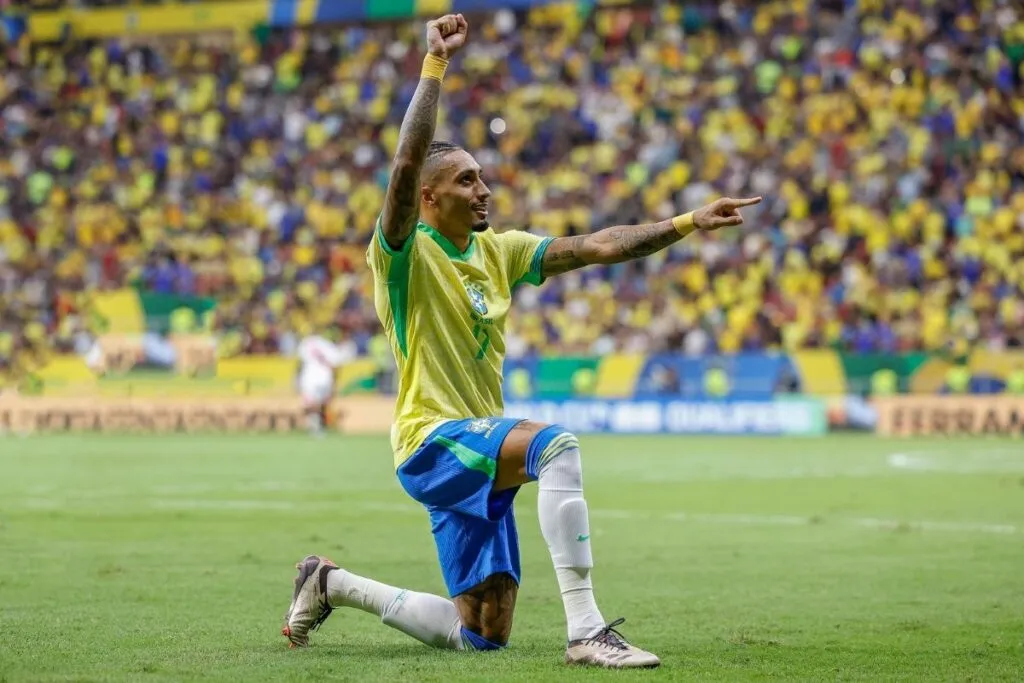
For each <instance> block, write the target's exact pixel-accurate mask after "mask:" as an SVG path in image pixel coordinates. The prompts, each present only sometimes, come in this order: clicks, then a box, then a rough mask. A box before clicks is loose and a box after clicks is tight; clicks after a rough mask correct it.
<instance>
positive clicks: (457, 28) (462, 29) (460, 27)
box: [427, 14, 469, 59]
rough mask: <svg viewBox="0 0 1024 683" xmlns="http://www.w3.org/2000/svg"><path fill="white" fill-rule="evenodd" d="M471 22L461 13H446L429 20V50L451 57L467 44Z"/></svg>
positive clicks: (438, 54)
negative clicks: (438, 17) (467, 21)
mask: <svg viewBox="0 0 1024 683" xmlns="http://www.w3.org/2000/svg"><path fill="white" fill-rule="evenodd" d="M468 32H469V24H468V23H466V18H465V17H464V16H462V15H461V14H446V15H444V16H443V17H441V18H440V19H434V20H433V21H428V22H427V52H429V53H430V54H432V55H434V56H435V57H440V58H441V59H451V58H452V57H453V56H454V55H455V53H456V52H458V51H459V50H461V49H462V46H463V45H465V44H466V34H467V33H468Z"/></svg>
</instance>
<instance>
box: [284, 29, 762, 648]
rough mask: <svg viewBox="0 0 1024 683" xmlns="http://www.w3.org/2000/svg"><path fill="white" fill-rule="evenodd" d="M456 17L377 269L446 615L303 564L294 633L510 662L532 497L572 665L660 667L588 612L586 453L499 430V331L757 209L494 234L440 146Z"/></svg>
mask: <svg viewBox="0 0 1024 683" xmlns="http://www.w3.org/2000/svg"><path fill="white" fill-rule="evenodd" d="M467 29H468V26H467V23H466V20H465V19H464V18H463V16H462V15H461V14H457V15H451V14H449V15H446V16H443V17H441V18H440V19H437V20H435V21H431V22H429V23H428V24H427V44H428V48H429V53H428V54H427V56H426V57H425V59H424V62H423V71H422V74H421V78H420V81H419V85H418V87H417V89H416V92H415V94H414V95H413V98H412V101H411V103H410V105H409V109H408V111H407V112H406V114H405V120H404V121H403V123H402V128H401V133H400V137H399V142H398V149H397V151H396V153H395V159H394V163H393V166H392V170H391V178H390V182H389V184H388V189H387V198H386V202H385V205H384V209H383V211H382V213H381V215H380V217H379V219H378V221H377V226H376V230H375V233H374V235H373V238H372V240H371V243H370V246H369V249H368V251H367V260H368V262H369V265H370V268H371V270H372V271H373V275H374V279H375V285H376V298H375V304H376V309H377V313H378V315H379V317H380V319H381V321H382V323H383V325H384V329H385V331H386V333H387V335H388V337H389V339H390V341H391V346H392V350H393V352H394V354H395V358H396V362H397V365H398V372H399V377H400V381H399V392H398V401H397V405H396V418H395V424H394V428H393V429H392V446H393V448H394V453H395V466H396V469H397V475H398V480H399V482H400V483H401V485H402V487H403V488H404V489H405V490H406V492H407V493H408V494H409V495H410V496H412V498H414V499H415V500H417V501H418V502H420V503H421V504H423V505H424V506H425V507H426V509H427V511H428V513H429V517H430V522H431V527H432V531H433V534H434V540H435V543H436V546H437V554H438V559H439V560H440V564H441V572H442V574H443V576H444V581H445V583H446V585H447V589H448V593H449V594H450V596H451V599H447V598H443V597H440V596H436V595H429V594H426V593H419V592H414V591H411V590H406V589H402V588H397V587H393V586H388V585H385V584H382V583H380V582H377V581H374V580H372V579H369V578H365V577H362V576H358V575H356V574H354V573H352V572H350V571H348V570H346V569H343V568H341V567H338V566H336V565H335V564H334V563H333V562H331V561H330V560H328V559H326V558H324V557H320V556H317V555H310V556H308V557H306V558H305V559H303V560H302V561H301V562H299V563H298V565H297V568H298V570H299V573H298V576H297V577H296V578H295V591H294V594H293V597H292V602H291V605H290V607H289V609H288V613H287V615H286V616H285V625H284V628H283V633H284V635H286V636H287V637H288V638H289V640H290V641H291V643H292V645H293V646H302V645H306V644H308V640H309V631H310V630H311V629H314V628H316V627H319V625H320V624H321V623H322V622H323V621H324V620H325V619H326V618H327V617H328V615H330V614H331V611H332V610H333V609H335V608H338V607H352V608H356V609H360V610H364V611H367V612H370V613H372V614H375V615H377V616H379V617H380V618H381V620H382V621H383V622H384V623H385V624H387V625H388V626H391V627H394V628H396V629H398V630H400V631H402V632H404V633H406V634H408V635H410V636H412V637H413V638H416V639H417V640H420V641H422V642H424V643H427V644H429V645H432V646H435V647H439V648H448V649H453V650H494V649H498V648H501V647H503V646H505V644H506V643H508V640H509V633H510V630H511V626H512V612H513V609H514V607H515V603H516V595H517V591H518V587H519V578H520V563H519V545H518V537H517V534H516V524H515V518H514V516H513V512H512V501H513V498H514V497H515V495H516V491H517V490H518V489H519V487H520V486H522V485H523V484H527V483H529V482H532V481H536V482H537V484H538V488H539V493H538V497H537V507H538V516H539V518H540V527H541V533H542V535H543V537H544V540H545V541H546V543H547V546H548V549H549V551H550V554H551V559H552V562H553V564H554V568H555V572H556V575H557V579H558V585H559V588H560V591H561V595H562V602H563V605H564V608H565V615H566V620H567V626H568V644H567V648H566V652H565V661H566V662H567V663H571V664H588V665H594V666H600V667H608V668H635V667H654V666H658V664H659V663H660V661H659V659H658V657H657V656H655V655H654V654H652V653H650V652H645V651H644V650H641V649H639V648H637V647H634V646H632V645H630V644H629V643H628V642H627V641H626V640H625V638H623V637H622V635H621V634H620V633H619V632H618V631H616V630H615V627H616V626H618V625H619V624H620V623H621V622H622V621H623V620H622V619H618V620H615V621H612V622H611V623H608V622H607V621H606V620H605V618H604V616H603V614H602V613H601V611H600V609H598V605H597V602H596V600H595V598H594V590H593V585H592V581H591V575H590V574H591V568H592V567H593V564H594V563H593V559H592V556H591V549H590V526H589V523H588V513H587V503H586V500H585V499H584V497H583V473H582V466H581V460H580V447H579V441H578V440H577V438H576V436H574V435H573V434H571V433H569V432H567V431H566V430H565V429H563V428H562V427H560V426H558V425H545V424H538V423H536V422H531V421H524V420H516V419H508V418H505V417H502V412H503V408H502V393H501V369H502V361H503V357H504V351H505V341H504V337H503V330H504V326H505V318H506V316H507V314H508V311H509V305H510V304H511V301H512V289H513V288H514V287H515V286H516V285H517V284H520V283H530V284H533V285H539V284H540V283H541V282H542V281H543V280H544V279H545V278H546V277H549V276H552V275H557V274H559V273H565V272H567V271H569V270H573V269H575V268H581V267H583V266H586V265H588V264H609V263H620V262H622V261H626V260H629V259H635V258H639V257H642V256H647V255H649V254H652V253H654V252H656V251H659V250H661V249H664V248H666V247H668V246H669V245H671V244H674V243H675V242H677V241H679V240H680V239H682V238H683V237H684V236H686V235H687V234H689V233H690V232H692V231H694V230H714V229H716V228H720V227H724V226H732V225H740V224H741V223H742V222H743V219H742V218H741V217H740V214H739V211H738V209H739V208H740V207H743V206H747V205H750V204H755V203H757V202H758V201H760V198H754V199H743V200H735V199H719V200H717V201H715V202H713V203H712V204H710V205H708V206H705V207H703V208H700V209H698V210H696V211H694V212H691V213H688V214H685V215H682V216H677V217H675V218H673V219H671V220H664V221H660V222H658V223H651V224H647V225H633V226H617V227H612V228H607V229H605V230H602V231H599V232H595V233H592V234H587V235H580V236H576V237H561V238H558V239H541V238H539V237H536V236H533V235H530V234H528V233H525V232H520V231H512V232H504V233H497V232H494V231H493V230H492V229H491V228H490V226H489V225H488V222H487V202H488V197H489V195H490V191H489V190H488V189H487V185H486V184H485V183H484V179H483V178H482V176H481V169H480V166H479V165H478V164H477V162H476V161H475V160H474V159H473V157H472V156H471V155H470V154H469V153H467V152H466V151H465V150H463V149H461V148H460V147H458V146H456V145H453V144H449V143H444V142H434V141H433V137H434V127H435V119H436V114H437V103H438V98H439V97H440V94H441V83H442V80H443V78H444V75H445V70H446V67H447V65H448V60H449V59H450V58H451V57H452V55H453V54H455V52H457V51H458V50H459V49H460V48H462V46H463V45H464V44H465V42H466V36H467Z"/></svg>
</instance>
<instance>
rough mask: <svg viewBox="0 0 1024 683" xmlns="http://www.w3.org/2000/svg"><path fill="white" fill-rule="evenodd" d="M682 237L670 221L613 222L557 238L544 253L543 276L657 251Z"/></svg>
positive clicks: (625, 259) (620, 260) (639, 256)
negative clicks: (616, 223)
mask: <svg viewBox="0 0 1024 683" xmlns="http://www.w3.org/2000/svg"><path fill="white" fill-rule="evenodd" d="M680 239H682V237H681V236H680V234H679V232H678V231H676V229H675V227H674V226H673V225H672V221H661V222H660V223H648V224H645V225H617V226H615V227H612V228H607V229H605V230H601V231H598V232H595V233H591V234H589V235H579V236H577V237H560V238H558V239H556V240H555V241H554V242H552V243H551V244H550V245H549V246H548V249H547V251H546V252H544V262H543V273H544V275H545V277H547V276H550V275H559V274H561V273H567V272H569V271H570V270H575V269H576V268H582V267H583V266H586V265H590V264H594V263H621V262H622V261H629V260H630V259H635V258H642V257H644V256H650V255H651V254H653V253H655V252H658V251H661V250H662V249H664V248H665V247H668V246H671V245H672V244H675V243H676V242H678V241H679V240H680Z"/></svg>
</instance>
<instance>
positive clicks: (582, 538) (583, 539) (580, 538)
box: [576, 534, 590, 543]
mask: <svg viewBox="0 0 1024 683" xmlns="http://www.w3.org/2000/svg"><path fill="white" fill-rule="evenodd" d="M588 538H590V534H580V535H579V536H577V537H576V540H577V541H579V542H580V543H583V541H585V540H587V539H588Z"/></svg>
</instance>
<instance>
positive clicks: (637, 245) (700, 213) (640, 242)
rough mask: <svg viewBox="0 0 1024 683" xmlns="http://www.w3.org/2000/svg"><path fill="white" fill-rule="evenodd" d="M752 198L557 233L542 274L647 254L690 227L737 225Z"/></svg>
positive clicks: (686, 232) (754, 199)
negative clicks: (563, 234)
mask: <svg viewBox="0 0 1024 683" xmlns="http://www.w3.org/2000/svg"><path fill="white" fill-rule="evenodd" d="M760 201H761V198H760V197H754V198H752V199H728V198H723V199H718V200H716V201H714V202H712V203H711V204H708V205H707V206H703V207H701V208H700V209H698V210H696V211H694V212H692V213H689V214H686V215H684V216H676V217H675V218H673V219H671V220H665V221H660V222H658V223H646V224H643V225H617V226H615V227H612V228H605V229H604V230H599V231H598V232H593V233H590V234H588V235H578V236H576V237H559V238H557V239H556V240H554V241H553V242H551V244H550V245H548V248H547V251H546V252H544V261H543V263H542V270H541V272H542V273H543V275H544V277H548V276H551V275H558V274H560V273H566V272H568V271H570V270H575V269H577V268H582V267H583V266H588V265H594V264H610V263H622V262H623V261H630V260H633V259H638V258H643V257H644V256H650V255H651V254H653V253H654V252H656V251H661V250H662V249H665V248H666V247H668V246H671V245H673V244H675V243H676V242H678V241H679V240H681V239H683V238H684V237H686V235H688V234H690V233H691V232H693V231H694V230H717V229H718V228H724V227H726V226H730V225H741V224H742V223H743V217H742V216H740V213H739V210H738V209H739V208H740V207H742V206H749V205H751V204H757V203H758V202H760Z"/></svg>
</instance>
